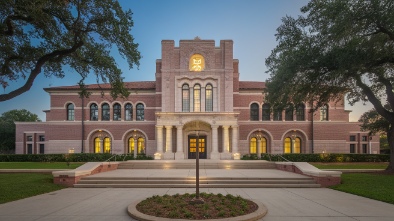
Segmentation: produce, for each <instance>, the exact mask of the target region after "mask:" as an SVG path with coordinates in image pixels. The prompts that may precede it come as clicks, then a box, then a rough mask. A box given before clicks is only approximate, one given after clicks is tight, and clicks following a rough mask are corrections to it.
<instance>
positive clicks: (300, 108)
mask: <svg viewBox="0 0 394 221" xmlns="http://www.w3.org/2000/svg"><path fill="white" fill-rule="evenodd" d="M296 115H297V116H296V117H297V121H304V120H305V105H304V104H298V105H297V108H296Z"/></svg>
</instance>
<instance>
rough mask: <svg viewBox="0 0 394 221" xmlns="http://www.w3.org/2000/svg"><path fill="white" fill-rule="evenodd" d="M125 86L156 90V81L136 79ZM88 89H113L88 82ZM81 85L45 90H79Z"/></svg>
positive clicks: (108, 85)
mask: <svg viewBox="0 0 394 221" xmlns="http://www.w3.org/2000/svg"><path fill="white" fill-rule="evenodd" d="M124 86H125V88H126V89H130V90H154V89H156V82H155V81H136V82H125V83H124ZM86 88H87V89H88V90H109V89H111V84H109V83H108V84H88V85H86ZM78 89H79V85H73V86H60V87H50V88H44V90H45V91H55V90H65V91H66V90H78Z"/></svg>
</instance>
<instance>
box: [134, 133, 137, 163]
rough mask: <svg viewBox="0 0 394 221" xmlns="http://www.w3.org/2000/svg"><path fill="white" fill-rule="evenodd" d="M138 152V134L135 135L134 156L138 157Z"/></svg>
mask: <svg viewBox="0 0 394 221" xmlns="http://www.w3.org/2000/svg"><path fill="white" fill-rule="evenodd" d="M137 154H138V138H137V136H135V137H134V158H137Z"/></svg>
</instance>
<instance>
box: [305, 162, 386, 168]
mask: <svg viewBox="0 0 394 221" xmlns="http://www.w3.org/2000/svg"><path fill="white" fill-rule="evenodd" d="M310 164H312V165H313V166H315V167H317V168H319V169H386V168H387V166H388V165H389V163H386V162H380V163H374V162H365V163H364V162H357V163H318V162H311V163H310Z"/></svg>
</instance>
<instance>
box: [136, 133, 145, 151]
mask: <svg viewBox="0 0 394 221" xmlns="http://www.w3.org/2000/svg"><path fill="white" fill-rule="evenodd" d="M137 147H138V149H137V151H138V154H142V153H145V139H144V138H142V137H140V138H138V140H137Z"/></svg>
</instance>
